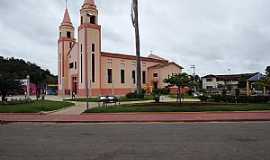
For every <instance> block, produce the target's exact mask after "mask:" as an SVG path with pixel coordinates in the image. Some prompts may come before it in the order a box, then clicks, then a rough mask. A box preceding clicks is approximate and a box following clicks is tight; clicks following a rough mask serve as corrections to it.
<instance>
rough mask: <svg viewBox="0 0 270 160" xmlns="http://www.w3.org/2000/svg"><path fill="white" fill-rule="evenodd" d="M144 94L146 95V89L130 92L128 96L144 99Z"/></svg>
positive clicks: (129, 97)
mask: <svg viewBox="0 0 270 160" xmlns="http://www.w3.org/2000/svg"><path fill="white" fill-rule="evenodd" d="M144 96H145V91H144V90H142V91H141V92H137V91H135V92H130V93H128V94H127V95H126V98H128V99H137V98H138V99H144Z"/></svg>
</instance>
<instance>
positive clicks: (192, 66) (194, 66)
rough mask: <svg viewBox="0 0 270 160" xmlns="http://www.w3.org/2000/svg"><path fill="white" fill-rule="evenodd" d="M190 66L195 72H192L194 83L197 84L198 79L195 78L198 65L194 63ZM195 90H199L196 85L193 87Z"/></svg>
mask: <svg viewBox="0 0 270 160" xmlns="http://www.w3.org/2000/svg"><path fill="white" fill-rule="evenodd" d="M190 68H191V69H192V72H193V73H192V76H193V83H194V84H195V81H196V80H195V77H196V65H194V64H193V65H191V66H190ZM193 90H194V92H197V87H196V86H194V87H193Z"/></svg>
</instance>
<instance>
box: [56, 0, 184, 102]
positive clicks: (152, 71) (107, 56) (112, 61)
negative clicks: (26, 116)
mask: <svg viewBox="0 0 270 160" xmlns="http://www.w3.org/2000/svg"><path fill="white" fill-rule="evenodd" d="M112 23H113V22H112ZM74 32H75V28H74V26H73V24H72V21H71V19H70V16H69V12H68V9H66V10H65V14H64V19H63V21H62V23H61V25H60V27H59V40H58V94H59V95H70V94H71V93H72V92H74V93H76V95H77V96H78V97H86V95H89V96H92V97H95V96H101V95H119V96H120V95H125V94H127V93H129V92H133V91H135V90H136V83H137V82H136V81H137V80H136V74H141V75H142V82H141V83H142V86H143V88H144V89H145V90H147V91H148V92H151V91H152V90H153V89H155V88H164V87H166V86H167V84H165V83H164V82H163V80H164V79H165V78H167V77H168V76H170V75H172V74H178V73H181V72H182V69H183V68H182V67H181V66H180V65H178V64H176V63H174V62H169V61H168V60H166V59H164V58H161V57H159V56H156V55H153V54H150V55H149V56H148V57H141V61H142V63H141V67H142V72H141V73H137V71H136V56H135V54H134V56H133V55H128V54H120V53H109V52H102V39H101V25H99V24H98V10H97V7H96V4H95V1H94V0H84V3H83V5H82V7H81V10H80V26H79V27H78V34H77V35H78V37H77V38H75V35H74Z"/></svg>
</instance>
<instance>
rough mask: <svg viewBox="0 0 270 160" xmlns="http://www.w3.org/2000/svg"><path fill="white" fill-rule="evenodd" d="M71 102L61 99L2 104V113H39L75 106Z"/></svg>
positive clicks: (0, 110) (0, 111) (0, 109)
mask: <svg viewBox="0 0 270 160" xmlns="http://www.w3.org/2000/svg"><path fill="white" fill-rule="evenodd" d="M73 105H74V104H73V103H70V102H61V101H46V100H45V101H34V102H32V103H28V104H17V105H1V104H0V113H39V112H48V111H54V110H58V109H62V108H65V107H70V106H73Z"/></svg>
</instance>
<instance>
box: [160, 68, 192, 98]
mask: <svg viewBox="0 0 270 160" xmlns="http://www.w3.org/2000/svg"><path fill="white" fill-rule="evenodd" d="M164 82H165V83H168V84H170V85H171V86H177V88H178V90H177V101H179V102H180V103H182V94H181V88H184V87H191V86H193V81H192V76H189V75H188V74H187V73H180V74H177V75H172V76H170V77H169V78H167V79H165V80H164Z"/></svg>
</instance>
